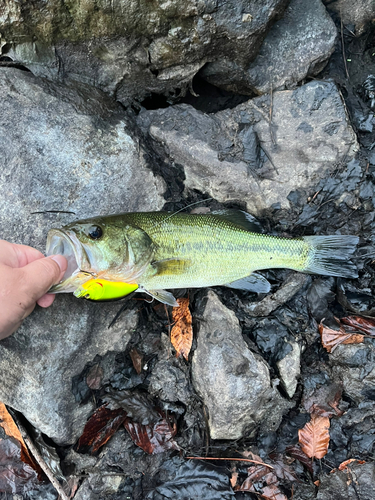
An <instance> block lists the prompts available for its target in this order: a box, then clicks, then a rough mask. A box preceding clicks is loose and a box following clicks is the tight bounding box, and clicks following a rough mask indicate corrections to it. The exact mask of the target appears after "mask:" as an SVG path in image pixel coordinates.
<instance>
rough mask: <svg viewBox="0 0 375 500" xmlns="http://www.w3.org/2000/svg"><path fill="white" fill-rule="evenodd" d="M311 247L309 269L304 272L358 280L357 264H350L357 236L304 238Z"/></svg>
mask: <svg viewBox="0 0 375 500" xmlns="http://www.w3.org/2000/svg"><path fill="white" fill-rule="evenodd" d="M303 240H304V241H306V243H308V244H309V245H310V252H309V257H308V260H307V267H306V268H305V269H304V272H307V273H316V274H325V275H328V276H341V277H343V278H357V277H358V271H357V267H356V266H355V264H353V263H352V262H350V260H349V259H350V257H351V255H352V254H353V253H354V252H355V250H356V247H357V243H358V240H359V238H358V237H357V236H341V235H333V236H304V238H303Z"/></svg>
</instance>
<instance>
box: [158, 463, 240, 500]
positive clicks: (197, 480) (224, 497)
mask: <svg viewBox="0 0 375 500" xmlns="http://www.w3.org/2000/svg"><path fill="white" fill-rule="evenodd" d="M155 492H156V493H157V495H156V494H155V496H153V497H152V498H165V499H167V498H168V499H171V500H172V499H173V500H180V499H181V500H182V499H197V500H198V499H199V500H228V498H232V497H233V498H234V493H233V490H232V488H231V486H230V483H229V478H228V475H227V473H226V470H225V469H223V468H221V467H220V468H219V467H215V466H214V465H211V464H207V463H202V462H199V461H198V460H190V461H188V462H185V463H183V464H182V465H181V467H179V469H178V470H177V473H176V475H175V477H174V478H173V479H171V480H170V481H167V482H165V483H162V484H160V485H159V486H157V487H156V489H155Z"/></svg>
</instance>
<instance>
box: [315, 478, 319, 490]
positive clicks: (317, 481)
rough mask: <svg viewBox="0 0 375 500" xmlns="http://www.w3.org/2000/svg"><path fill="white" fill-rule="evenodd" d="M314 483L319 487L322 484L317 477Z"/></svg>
mask: <svg viewBox="0 0 375 500" xmlns="http://www.w3.org/2000/svg"><path fill="white" fill-rule="evenodd" d="M314 484H315V486H317V487H318V488H319V486H320V481H319V479H317V480H316V481H314Z"/></svg>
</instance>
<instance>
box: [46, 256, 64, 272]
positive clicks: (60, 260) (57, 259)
mask: <svg viewBox="0 0 375 500" xmlns="http://www.w3.org/2000/svg"><path fill="white" fill-rule="evenodd" d="M50 258H51V259H53V260H54V261H55V262H56V263H57V265H58V266H59V268H60V271H61V272H65V271H66V268H67V267H68V261H67V260H66V258H65V257H63V256H62V255H52V256H51V257H50Z"/></svg>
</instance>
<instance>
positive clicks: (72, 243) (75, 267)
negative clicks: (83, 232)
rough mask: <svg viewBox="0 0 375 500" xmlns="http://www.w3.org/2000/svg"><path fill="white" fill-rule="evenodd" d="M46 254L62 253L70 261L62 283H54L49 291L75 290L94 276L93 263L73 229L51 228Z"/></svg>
mask: <svg viewBox="0 0 375 500" xmlns="http://www.w3.org/2000/svg"><path fill="white" fill-rule="evenodd" d="M46 254H47V256H49V255H56V254H58V255H62V256H64V257H65V258H66V260H67V261H68V267H67V269H66V271H65V273H64V276H63V277H62V280H61V281H60V283H58V284H56V285H54V286H53V287H52V288H51V289H50V290H49V292H51V293H63V292H74V290H76V288H77V287H78V286H80V285H81V284H82V283H85V282H86V281H88V280H89V279H91V278H92V274H91V273H90V272H85V271H83V269H85V268H86V269H90V267H91V265H90V262H89V260H88V258H87V255H86V252H85V251H84V249H83V247H82V245H81V243H80V242H79V240H78V238H77V236H76V235H75V233H74V232H73V231H69V232H64V231H61V230H59V229H51V230H50V231H49V232H48V236H47V245H46Z"/></svg>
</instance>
